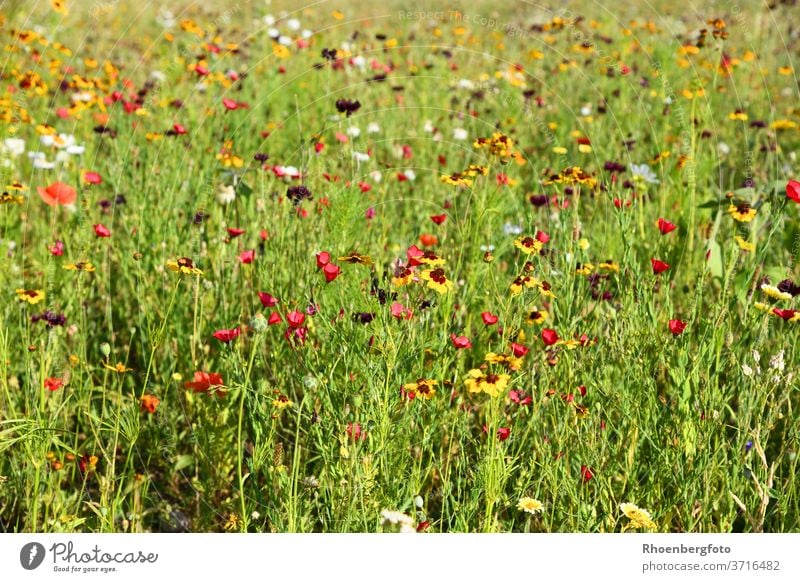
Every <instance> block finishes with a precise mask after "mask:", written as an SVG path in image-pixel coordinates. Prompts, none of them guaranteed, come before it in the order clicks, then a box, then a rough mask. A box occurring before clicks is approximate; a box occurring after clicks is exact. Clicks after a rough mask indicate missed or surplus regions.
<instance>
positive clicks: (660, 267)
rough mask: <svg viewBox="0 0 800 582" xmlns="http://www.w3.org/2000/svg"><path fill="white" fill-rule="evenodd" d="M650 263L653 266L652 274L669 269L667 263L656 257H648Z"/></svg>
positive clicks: (658, 273)
mask: <svg viewBox="0 0 800 582" xmlns="http://www.w3.org/2000/svg"><path fill="white" fill-rule="evenodd" d="M650 264H651V265H652V266H653V274H655V275H660V274H661V273H663V272H664V271H666V270H667V269H669V265H668V264H667V263H665V262H664V261H659V260H658V259H650Z"/></svg>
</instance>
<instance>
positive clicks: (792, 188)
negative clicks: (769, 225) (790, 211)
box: [786, 180, 800, 203]
mask: <svg viewBox="0 0 800 582" xmlns="http://www.w3.org/2000/svg"><path fill="white" fill-rule="evenodd" d="M786 197H787V198H788V199H789V200H794V201H795V202H798V203H800V182H796V181H794V180H789V183H788V184H786Z"/></svg>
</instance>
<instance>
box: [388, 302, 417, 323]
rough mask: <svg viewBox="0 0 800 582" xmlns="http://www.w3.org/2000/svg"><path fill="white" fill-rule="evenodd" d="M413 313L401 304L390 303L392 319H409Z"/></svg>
mask: <svg viewBox="0 0 800 582" xmlns="http://www.w3.org/2000/svg"><path fill="white" fill-rule="evenodd" d="M413 316H414V311H413V310H412V309H411V308H410V307H405V306H403V304H402V303H397V302H394V303H392V317H394V318H396V319H411V318H412V317H413Z"/></svg>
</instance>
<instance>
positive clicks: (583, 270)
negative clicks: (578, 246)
mask: <svg viewBox="0 0 800 582" xmlns="http://www.w3.org/2000/svg"><path fill="white" fill-rule="evenodd" d="M592 271H594V265H593V264H591V263H583V264H581V263H578V265H577V266H576V267H575V272H576V273H577V274H578V275H591V274H592Z"/></svg>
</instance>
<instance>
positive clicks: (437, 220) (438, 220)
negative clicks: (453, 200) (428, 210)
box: [431, 214, 447, 224]
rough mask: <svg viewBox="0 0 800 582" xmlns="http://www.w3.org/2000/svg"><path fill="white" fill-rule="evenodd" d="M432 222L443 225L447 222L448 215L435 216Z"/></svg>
mask: <svg viewBox="0 0 800 582" xmlns="http://www.w3.org/2000/svg"><path fill="white" fill-rule="evenodd" d="M431 220H432V221H433V222H434V224H442V223H443V222H444V221H445V220H447V215H446V214H434V215H433V216H431Z"/></svg>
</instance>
